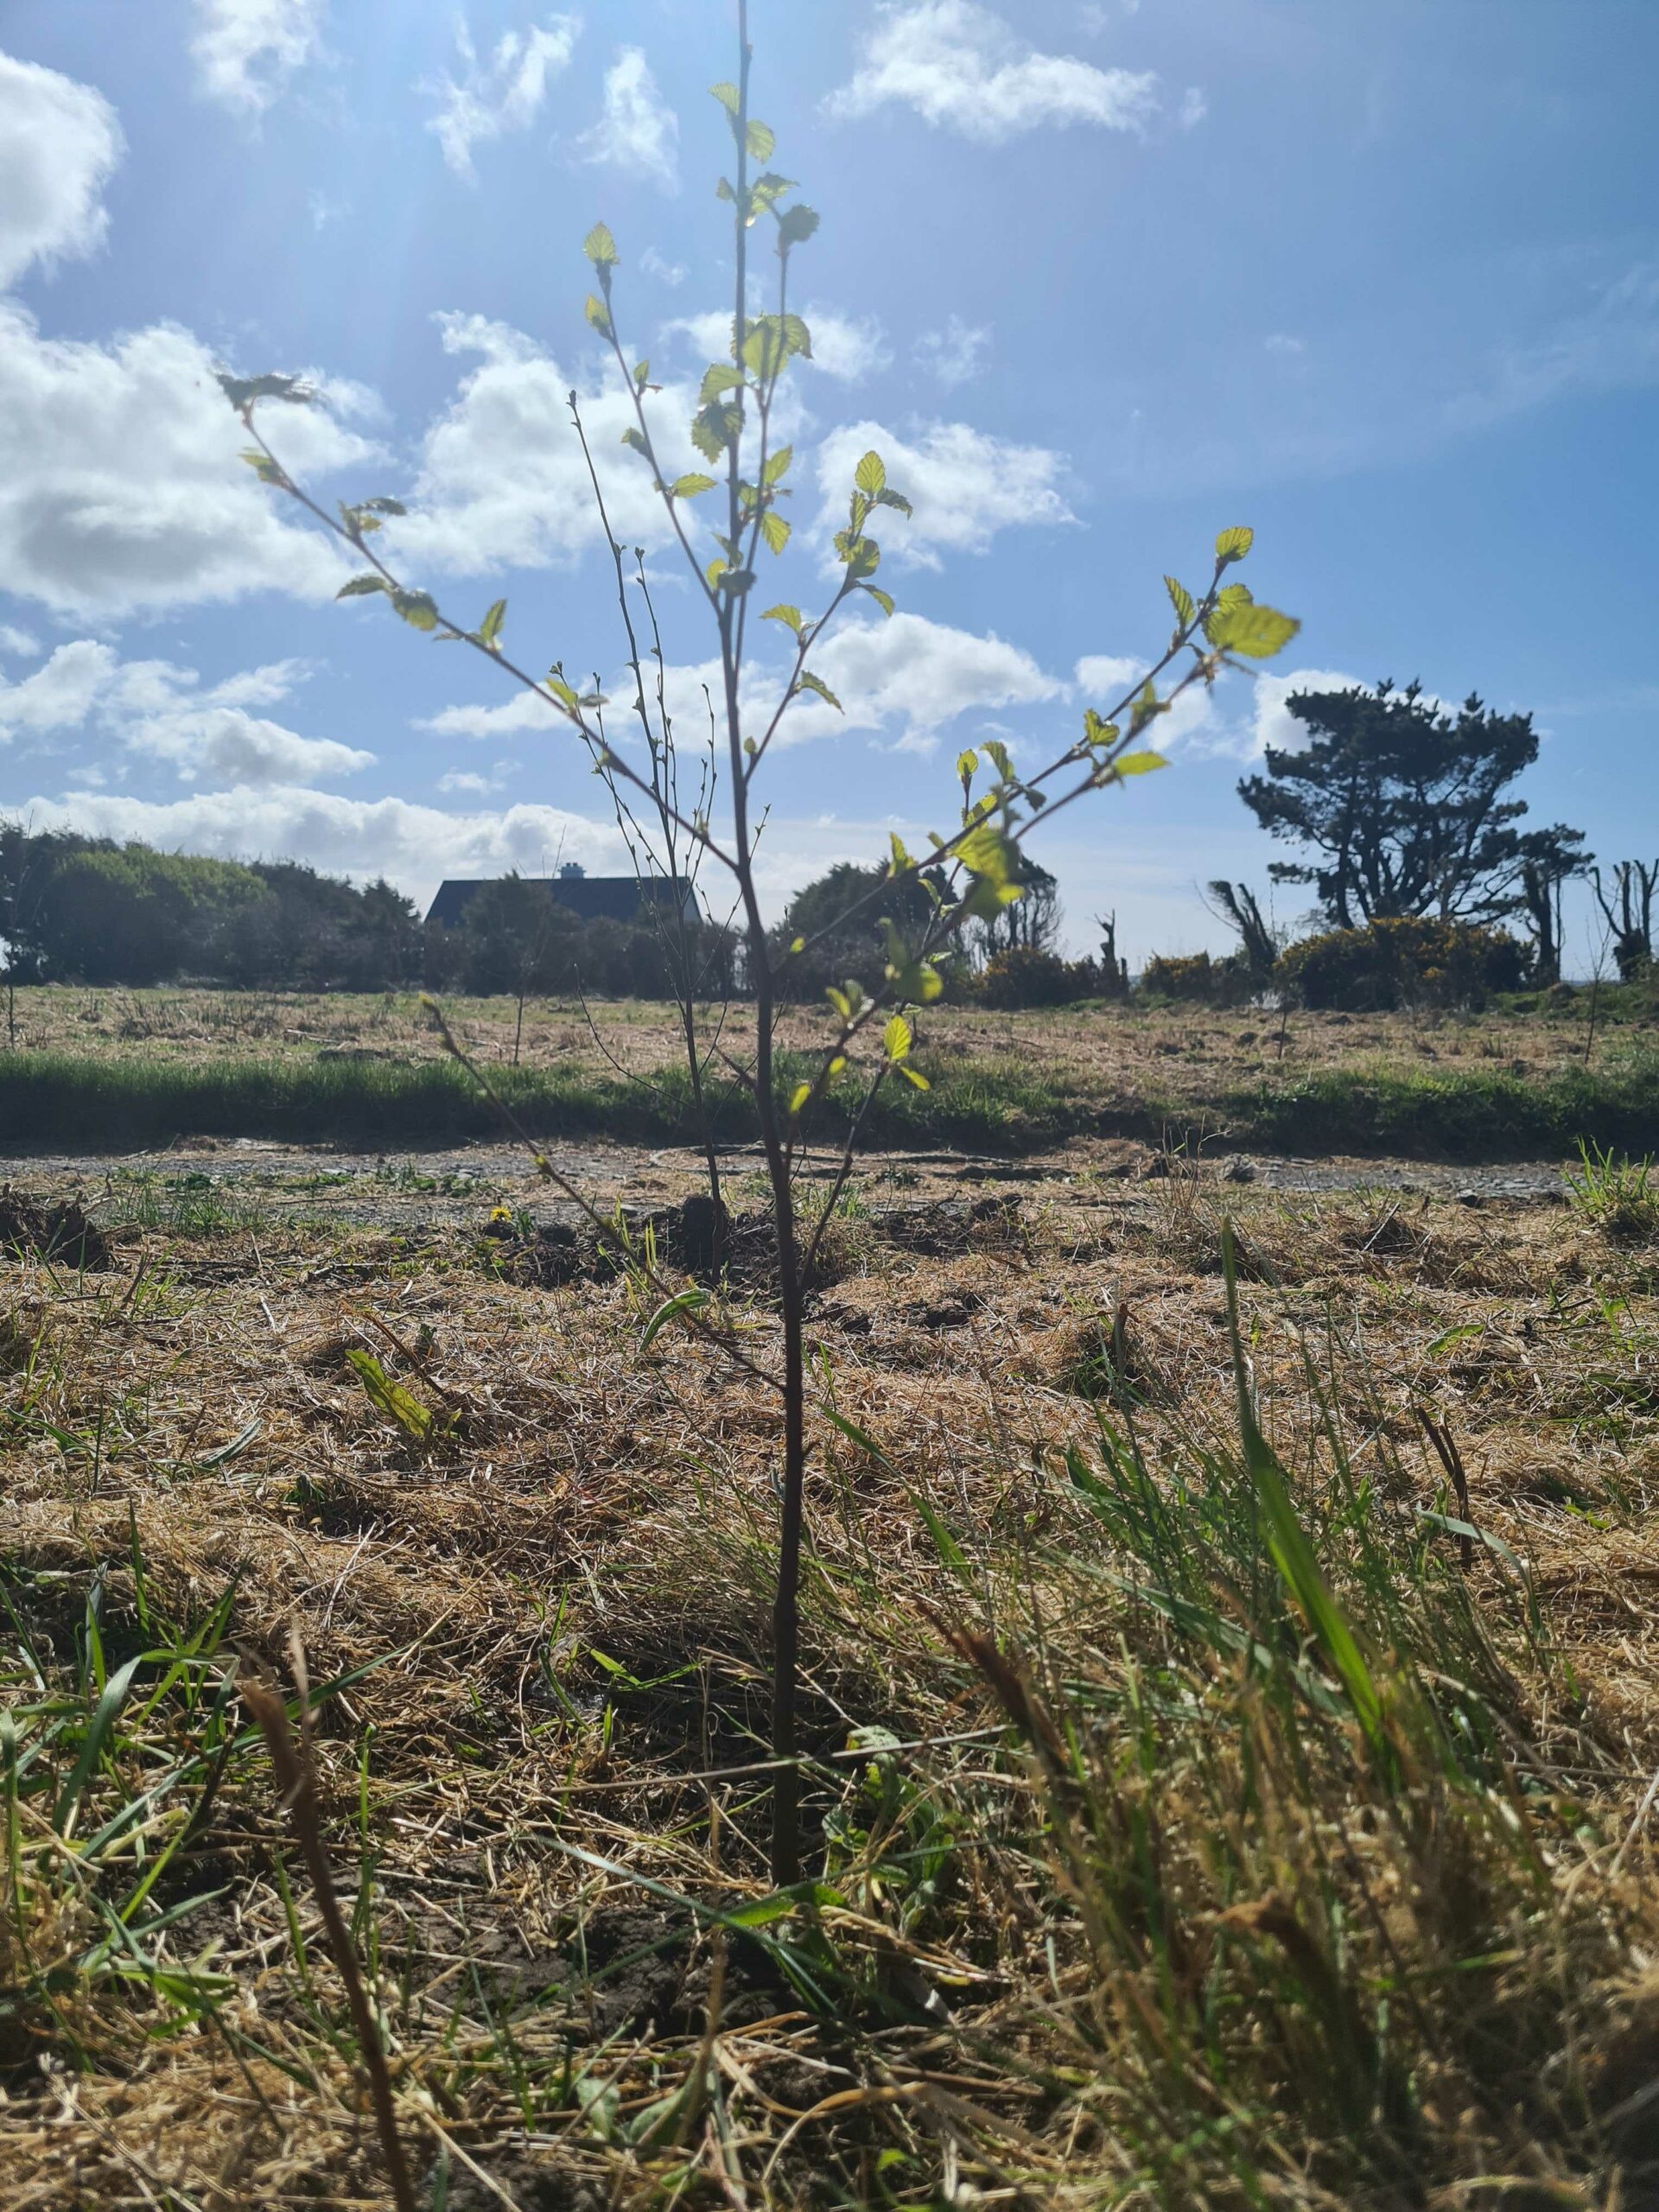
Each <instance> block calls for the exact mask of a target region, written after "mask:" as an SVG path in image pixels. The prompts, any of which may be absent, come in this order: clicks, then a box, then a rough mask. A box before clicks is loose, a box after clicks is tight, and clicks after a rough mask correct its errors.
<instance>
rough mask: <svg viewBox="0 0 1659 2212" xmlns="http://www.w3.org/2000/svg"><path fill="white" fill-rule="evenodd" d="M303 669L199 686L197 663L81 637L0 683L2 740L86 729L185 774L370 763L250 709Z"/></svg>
mask: <svg viewBox="0 0 1659 2212" xmlns="http://www.w3.org/2000/svg"><path fill="white" fill-rule="evenodd" d="M305 673H306V671H305V670H304V668H303V666H302V664H300V663H299V662H297V661H274V662H271V663H269V664H267V665H266V666H264V667H263V668H253V669H247V670H244V671H241V672H240V673H238V674H237V675H234V676H230V677H226V678H225V679H224V680H223V681H222V682H220V683H212V684H204V683H202V681H201V679H200V677H199V676H198V675H197V673H196V671H194V669H190V668H181V667H178V666H176V665H175V664H174V663H173V662H171V661H165V660H140V661H123V660H122V659H121V658H119V656H118V653H117V652H116V651H115V649H114V647H113V646H112V645H106V644H105V643H104V642H103V641H102V640H100V639H92V638H79V639H74V640H73V642H72V643H70V644H68V645H60V646H59V647H58V649H57V650H56V652H54V653H53V655H52V657H51V658H50V659H49V660H48V661H47V662H46V663H45V664H43V665H42V666H41V667H40V668H37V669H35V671H33V673H32V674H30V675H29V676H27V677H24V678H23V680H22V682H21V683H3V682H0V743H4V742H6V741H9V740H10V739H13V738H16V737H20V736H21V737H30V738H33V739H35V740H36V741H45V740H47V739H53V738H56V739H63V738H66V737H74V738H85V737H86V736H88V735H91V736H93V737H94V738H96V739H97V740H98V741H99V742H101V743H103V744H105V746H114V747H118V748H119V750H120V751H121V752H122V753H126V754H137V755H140V756H145V757H148V758H149V759H152V760H161V761H164V762H166V763H167V764H168V765H169V766H172V767H174V768H175V769H176V770H177V772H178V773H179V775H180V776H181V778H182V779H185V780H186V781H194V780H195V779H202V778H207V779H218V780H219V781H231V780H233V781H235V782H236V783H238V784H241V785H248V786H252V785H264V784H278V783H294V782H296V781H299V780H302V779H308V778H309V779H321V780H322V781H325V782H327V781H331V780H333V779H335V778H337V777H340V776H343V775H351V774H354V773H355V772H357V771H358V770H359V769H363V768H367V767H371V766H372V765H373V762H374V755H373V753H365V752H362V751H360V750H359V749H358V748H357V747H353V746H349V745H342V744H340V743H339V742H337V741H335V740H334V739H333V738H313V737H302V736H300V735H299V734H297V733H296V731H294V730H291V729H287V728H284V727H283V725H282V724H281V723H280V722H275V721H269V720H267V719H266V718H264V717H263V716H261V715H255V714H252V713H251V712H250V711H249V710H250V709H251V708H253V707H257V706H274V705H276V704H277V703H278V702H280V701H281V700H283V699H284V698H286V697H287V696H289V693H290V692H291V691H292V690H293V689H294V687H295V685H296V683H299V682H300V681H301V680H302V677H304V675H305ZM78 773H79V774H80V775H81V776H83V777H85V776H86V775H87V774H88V773H89V771H88V770H86V769H85V768H82V769H81V770H79V771H78Z"/></svg>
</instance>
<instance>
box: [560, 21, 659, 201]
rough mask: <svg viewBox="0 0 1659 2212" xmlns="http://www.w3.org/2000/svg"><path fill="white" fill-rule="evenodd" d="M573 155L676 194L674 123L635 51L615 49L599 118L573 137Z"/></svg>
mask: <svg viewBox="0 0 1659 2212" xmlns="http://www.w3.org/2000/svg"><path fill="white" fill-rule="evenodd" d="M575 154H576V158H577V159H578V161H583V162H597V163H600V164H601V165H603V166H605V167H607V168H619V169H626V170H628V171H630V172H631V173H632V175H636V176H647V177H651V178H652V179H653V180H654V181H656V182H657V183H658V184H660V185H661V186H662V187H663V188H664V191H665V192H677V191H678V190H679V188H680V125H679V119H678V118H677V116H676V115H675V113H674V111H673V109H672V108H671V107H670V106H669V105H667V103H666V102H665V101H664V99H663V96H662V94H661V92H658V89H657V79H655V78H654V77H653V76H652V73H651V64H650V63H649V62H648V61H647V60H645V54H644V52H643V50H642V49H641V48H639V47H637V46H625V47H621V48H619V49H618V52H617V56H616V60H614V61H613V63H612V64H611V66H610V67H609V68H608V69H607V71H606V73H605V93H604V105H603V106H602V108H601V113H600V118H599V120H598V122H597V123H595V124H594V125H593V127H592V128H591V130H584V131H583V132H582V136H581V137H579V138H578V139H577V141H576V143H575Z"/></svg>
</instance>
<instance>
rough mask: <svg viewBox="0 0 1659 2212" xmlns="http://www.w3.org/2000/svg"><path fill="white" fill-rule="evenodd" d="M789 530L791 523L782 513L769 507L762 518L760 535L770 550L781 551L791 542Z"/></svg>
mask: <svg viewBox="0 0 1659 2212" xmlns="http://www.w3.org/2000/svg"><path fill="white" fill-rule="evenodd" d="M789 531H790V525H789V524H787V523H786V522H785V520H784V518H783V517H782V515H780V514H778V513H775V512H773V510H772V508H770V507H768V508H767V510H766V513H765V514H763V515H762V516H761V518H760V535H761V537H764V538H765V540H766V547H767V550H768V551H770V552H772V553H781V552H782V551H783V550H784V548H785V545H787V544H788V543H789Z"/></svg>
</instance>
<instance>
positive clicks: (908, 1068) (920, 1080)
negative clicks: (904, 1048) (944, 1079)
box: [899, 985, 944, 1090]
mask: <svg viewBox="0 0 1659 2212" xmlns="http://www.w3.org/2000/svg"><path fill="white" fill-rule="evenodd" d="M940 988H941V989H943V988H944V986H943V985H941V986H940ZM899 1074H900V1075H901V1076H903V1077H904V1078H905V1081H906V1083H908V1084H912V1085H913V1087H914V1088H915V1089H916V1090H932V1088H933V1086H932V1084H931V1083H930V1082H929V1081H928V1079H927V1077H925V1075H924V1074H923V1073H922V1071H921V1070H920V1069H919V1068H913V1067H912V1065H910V1062H909V1061H908V1060H901V1061H900V1062H899Z"/></svg>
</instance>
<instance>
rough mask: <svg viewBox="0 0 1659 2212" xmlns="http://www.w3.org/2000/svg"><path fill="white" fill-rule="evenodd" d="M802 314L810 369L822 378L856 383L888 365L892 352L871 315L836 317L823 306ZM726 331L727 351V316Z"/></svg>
mask: <svg viewBox="0 0 1659 2212" xmlns="http://www.w3.org/2000/svg"><path fill="white" fill-rule="evenodd" d="M802 314H803V316H804V320H805V323H806V327H807V328H808V329H809V330H810V332H811V334H812V359H811V362H810V366H812V367H813V368H815V369H822V371H823V373H824V375H825V376H827V377H836V378H839V379H840V380H841V381H842V382H843V383H846V384H856V383H858V382H859V380H860V379H861V378H864V377H868V376H874V374H875V372H876V371H877V370H878V369H885V368H887V366H888V365H889V364H890V363H891V361H892V359H893V349H892V347H891V346H889V345H888V344H887V332H886V331H885V330H884V329H883V328H882V327H881V325H880V321H878V320H877V319H876V317H875V316H874V315H867V316H865V317H864V318H863V319H862V320H860V321H855V319H854V318H853V317H852V316H851V315H837V314H836V311H835V309H834V308H824V307H810V308H803V310H802ZM726 328H727V334H728V335H727V346H728V349H729V347H730V344H731V339H730V332H731V318H730V317H729V316H728V317H727V321H726Z"/></svg>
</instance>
